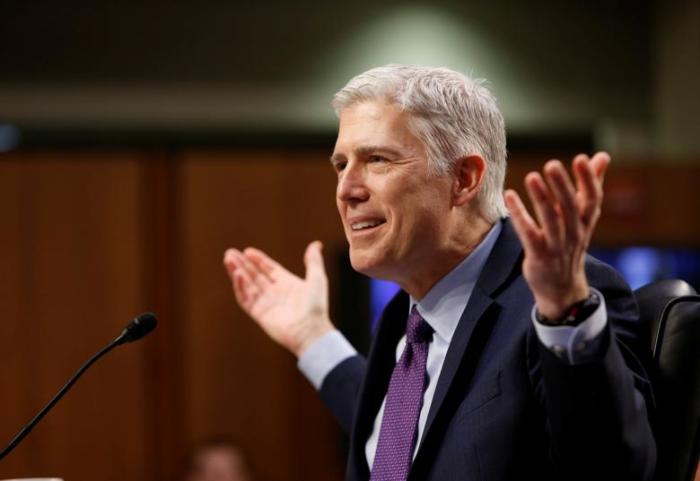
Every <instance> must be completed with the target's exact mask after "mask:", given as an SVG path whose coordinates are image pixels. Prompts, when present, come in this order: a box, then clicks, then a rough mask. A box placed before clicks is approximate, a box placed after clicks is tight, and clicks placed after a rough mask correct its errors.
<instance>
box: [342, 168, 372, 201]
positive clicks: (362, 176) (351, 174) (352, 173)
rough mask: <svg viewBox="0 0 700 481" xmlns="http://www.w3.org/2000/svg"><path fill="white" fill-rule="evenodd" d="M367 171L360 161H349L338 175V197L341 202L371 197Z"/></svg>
mask: <svg viewBox="0 0 700 481" xmlns="http://www.w3.org/2000/svg"><path fill="white" fill-rule="evenodd" d="M366 181H367V179H366V172H365V170H364V169H363V168H362V165H361V164H360V163H358V162H353V161H349V162H348V163H347V164H346V166H345V169H343V171H342V172H341V173H340V176H339V177H338V187H337V189H336V197H337V198H338V201H341V202H349V203H353V202H363V201H365V200H367V199H368V198H369V190H368V189H367V182H366Z"/></svg>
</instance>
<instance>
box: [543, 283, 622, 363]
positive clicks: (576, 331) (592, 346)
mask: <svg viewBox="0 0 700 481" xmlns="http://www.w3.org/2000/svg"><path fill="white" fill-rule="evenodd" d="M590 289H591V291H592V292H594V293H595V294H597V296H598V299H600V305H599V306H598V308H597V309H596V310H595V311H594V312H593V314H591V316H590V317H589V318H588V319H586V320H584V321H583V322H581V324H579V325H578V326H546V325H544V324H542V323H540V322H537V319H536V317H535V309H536V308H537V306H533V307H532V313H531V315H530V317H531V318H532V323H533V324H534V326H535V331H536V332H537V337H538V338H539V339H540V342H541V343H542V344H544V346H545V347H546V348H547V349H549V350H550V351H552V352H553V353H554V354H555V355H556V356H557V357H558V358H559V359H562V360H564V361H566V362H568V363H569V364H580V363H582V362H585V361H586V360H588V359H590V358H591V357H592V356H593V355H595V353H596V352H597V347H598V344H599V343H598V342H597V341H599V340H600V338H601V337H602V336H601V333H602V332H603V329H605V326H606V324H607V322H608V315H607V311H606V309H605V299H604V298H603V295H602V294H601V293H600V292H599V291H598V290H597V289H594V288H592V287H591V288H590Z"/></svg>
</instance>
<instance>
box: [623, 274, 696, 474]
mask: <svg viewBox="0 0 700 481" xmlns="http://www.w3.org/2000/svg"><path fill="white" fill-rule="evenodd" d="M635 297H636V298H637V302H638V303H639V311H640V318H641V320H642V322H644V323H645V325H647V326H648V328H649V329H650V333H651V350H652V372H651V373H650V375H651V378H652V384H653V387H654V396H655V398H656V412H655V416H654V420H655V421H654V424H655V426H654V428H655V429H654V431H655V433H656V440H657V446H658V462H657V469H656V475H655V480H656V481H692V480H693V479H694V476H695V471H696V469H697V464H698V452H699V451H700V296H698V295H697V294H696V292H695V290H694V289H693V288H692V287H691V286H690V285H688V284H687V283H686V282H684V281H681V280H666V281H660V282H655V283H653V284H649V285H647V286H644V287H641V288H639V289H638V290H636V291H635Z"/></svg>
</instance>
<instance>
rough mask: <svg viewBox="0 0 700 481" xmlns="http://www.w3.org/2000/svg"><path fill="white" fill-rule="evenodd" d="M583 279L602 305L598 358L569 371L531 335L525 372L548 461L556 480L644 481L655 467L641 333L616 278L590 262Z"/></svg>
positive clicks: (643, 334)
mask: <svg viewBox="0 0 700 481" xmlns="http://www.w3.org/2000/svg"><path fill="white" fill-rule="evenodd" d="M586 273H587V276H588V280H589V283H590V284H591V285H592V286H594V287H595V288H597V289H598V290H599V291H600V292H601V293H602V294H603V297H604V298H605V302H606V305H607V324H606V328H605V330H604V331H603V332H602V333H601V334H600V335H601V336H602V338H601V339H600V342H599V343H598V346H599V347H598V352H596V353H595V355H594V356H592V357H591V358H590V359H589V360H587V361H586V362H584V363H581V364H575V365H570V364H568V363H565V362H563V361H562V360H560V359H559V358H558V357H557V356H556V355H554V354H553V353H552V352H551V351H550V350H549V349H547V348H546V347H545V346H544V345H542V344H541V343H540V342H539V340H538V339H537V336H536V335H535V334H534V333H532V336H531V340H530V342H529V345H530V346H531V354H532V355H530V356H528V358H529V359H530V360H532V362H531V365H530V374H531V377H532V380H533V383H534V385H535V389H536V391H537V393H538V395H539V396H538V397H539V398H540V399H541V401H542V402H543V404H544V408H545V412H546V416H547V422H548V426H547V427H548V431H549V437H550V446H549V450H550V455H551V457H552V461H553V464H554V466H555V469H556V470H557V472H558V474H559V475H560V476H561V477H562V479H571V480H578V479H615V480H639V481H642V480H648V479H651V477H652V476H653V474H654V467H655V464H656V445H655V441H654V437H653V434H652V430H651V426H650V421H649V416H650V414H651V409H652V408H653V397H652V395H651V387H650V382H649V377H648V375H647V369H646V368H647V367H648V365H649V358H650V348H649V347H648V346H649V342H648V335H647V333H646V331H645V326H641V325H640V323H639V320H638V319H639V315H638V311H637V305H636V301H635V300H634V297H633V295H632V293H631V291H630V289H629V286H627V284H626V283H625V282H624V280H622V278H621V277H620V276H619V275H618V274H617V273H616V272H615V271H614V270H613V269H612V268H610V267H609V266H607V265H605V264H603V263H601V262H599V261H597V260H595V259H593V258H589V259H588V260H587V265H586Z"/></svg>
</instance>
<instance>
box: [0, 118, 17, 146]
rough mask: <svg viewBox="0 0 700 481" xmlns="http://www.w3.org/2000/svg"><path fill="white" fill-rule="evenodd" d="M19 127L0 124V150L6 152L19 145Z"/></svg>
mask: <svg viewBox="0 0 700 481" xmlns="http://www.w3.org/2000/svg"><path fill="white" fill-rule="evenodd" d="M19 137H20V136H19V129H17V127H15V126H14V125H10V124H0V152H8V151H10V150H13V149H15V148H16V147H17V146H18V145H19Z"/></svg>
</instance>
